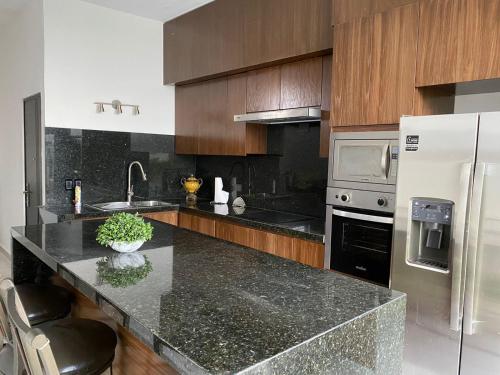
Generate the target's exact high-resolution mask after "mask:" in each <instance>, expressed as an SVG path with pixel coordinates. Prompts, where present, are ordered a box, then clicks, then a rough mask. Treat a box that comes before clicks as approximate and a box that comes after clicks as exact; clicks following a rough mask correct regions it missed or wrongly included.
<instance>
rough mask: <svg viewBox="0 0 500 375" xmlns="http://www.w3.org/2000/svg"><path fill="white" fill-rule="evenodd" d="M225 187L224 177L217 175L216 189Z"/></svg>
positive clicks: (219, 189)
mask: <svg viewBox="0 0 500 375" xmlns="http://www.w3.org/2000/svg"><path fill="white" fill-rule="evenodd" d="M223 187H224V185H223V183H222V177H215V182H214V191H216V192H217V191H221V190H222V188H223Z"/></svg>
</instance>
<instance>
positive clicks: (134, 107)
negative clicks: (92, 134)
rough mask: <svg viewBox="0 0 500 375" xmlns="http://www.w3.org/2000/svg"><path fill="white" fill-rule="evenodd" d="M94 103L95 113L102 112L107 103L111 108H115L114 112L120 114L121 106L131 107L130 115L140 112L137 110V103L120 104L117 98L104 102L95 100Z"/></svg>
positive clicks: (121, 111)
mask: <svg viewBox="0 0 500 375" xmlns="http://www.w3.org/2000/svg"><path fill="white" fill-rule="evenodd" d="M94 104H95V105H96V112H97V113H103V112H105V111H104V106H106V105H109V106H111V108H113V109H114V110H115V114H117V115H121V114H122V113H123V107H131V108H132V115H134V116H137V115H139V114H140V111H139V105H137V104H122V102H120V101H119V100H113V101H112V102H111V103H105V102H95V103H94Z"/></svg>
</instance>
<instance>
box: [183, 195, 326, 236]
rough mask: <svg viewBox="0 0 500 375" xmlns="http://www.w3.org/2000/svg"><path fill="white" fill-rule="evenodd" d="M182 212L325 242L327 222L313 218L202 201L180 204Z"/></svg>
mask: <svg viewBox="0 0 500 375" xmlns="http://www.w3.org/2000/svg"><path fill="white" fill-rule="evenodd" d="M180 209H181V210H186V211H189V210H192V211H196V212H198V213H202V214H208V215H215V216H216V217H223V218H225V219H229V220H232V221H236V222H239V223H241V224H243V225H247V226H250V227H254V228H257V229H263V230H271V231H275V232H280V233H283V234H287V235H290V236H295V237H300V238H304V239H308V240H312V241H316V242H321V243H323V242H324V237H325V221H324V220H322V219H318V218H315V217H311V216H305V215H299V214H294V213H289V212H283V211H274V210H267V209H262V208H255V207H244V208H240V207H232V206H230V205H214V204H210V202H203V201H200V202H198V203H197V204H196V206H187V205H186V204H185V203H181V204H180Z"/></svg>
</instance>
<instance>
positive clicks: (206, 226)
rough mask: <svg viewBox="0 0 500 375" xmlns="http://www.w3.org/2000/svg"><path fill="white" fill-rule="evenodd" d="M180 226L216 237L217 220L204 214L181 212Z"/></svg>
mask: <svg viewBox="0 0 500 375" xmlns="http://www.w3.org/2000/svg"><path fill="white" fill-rule="evenodd" d="M178 225H179V227H180V228H184V229H189V230H192V231H194V232H199V233H202V234H206V235H207V236H212V237H215V220H214V219H210V218H207V217H204V216H199V215H192V214H188V213H185V212H179V224H178Z"/></svg>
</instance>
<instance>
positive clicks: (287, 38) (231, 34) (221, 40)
mask: <svg viewBox="0 0 500 375" xmlns="http://www.w3.org/2000/svg"><path fill="white" fill-rule="evenodd" d="M331 1H332V0H250V1H249V0H215V1H213V2H211V3H208V4H206V5H204V6H202V7H200V8H198V9H195V10H194V11H192V12H189V13H187V14H184V15H182V16H180V17H178V18H175V19H174V20H172V21H168V22H166V23H165V24H164V30H163V32H164V38H163V43H164V83H165V84H168V83H187V82H192V81H196V80H200V79H206V78H209V77H214V76H220V75H223V74H228V73H232V72H236V71H242V70H249V69H251V68H254V67H257V66H262V65H264V64H269V63H272V62H277V61H280V60H286V59H291V58H296V57H297V56H307V55H310V54H317V53H318V52H321V51H328V50H331V48H332V35H331V32H330V31H331V19H330V15H331V6H332V3H331Z"/></svg>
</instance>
